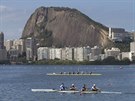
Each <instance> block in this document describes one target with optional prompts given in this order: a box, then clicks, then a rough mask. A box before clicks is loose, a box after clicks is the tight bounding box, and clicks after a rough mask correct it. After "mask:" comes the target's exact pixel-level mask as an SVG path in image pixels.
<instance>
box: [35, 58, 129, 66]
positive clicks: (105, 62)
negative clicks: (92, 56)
mask: <svg viewBox="0 0 135 101" xmlns="http://www.w3.org/2000/svg"><path fill="white" fill-rule="evenodd" d="M33 64H47V65H48V64H52V65H129V64H131V61H130V60H129V59H128V58H124V59H123V60H122V61H120V60H117V59H115V58H114V57H111V56H110V57H108V58H106V59H104V60H96V61H81V62H80V61H74V60H73V61H71V60H59V59H54V60H46V59H45V60H39V61H35V62H33Z"/></svg>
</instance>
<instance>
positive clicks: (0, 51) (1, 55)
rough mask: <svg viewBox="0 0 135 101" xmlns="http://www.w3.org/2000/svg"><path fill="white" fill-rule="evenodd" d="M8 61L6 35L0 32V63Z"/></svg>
mask: <svg viewBox="0 0 135 101" xmlns="http://www.w3.org/2000/svg"><path fill="white" fill-rule="evenodd" d="M3 60H7V51H6V49H5V48H4V33H3V32H0V61H3Z"/></svg>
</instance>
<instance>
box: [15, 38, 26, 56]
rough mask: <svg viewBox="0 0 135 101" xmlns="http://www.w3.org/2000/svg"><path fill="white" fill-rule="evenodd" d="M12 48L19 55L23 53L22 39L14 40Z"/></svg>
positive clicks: (23, 44) (23, 43)
mask: <svg viewBox="0 0 135 101" xmlns="http://www.w3.org/2000/svg"><path fill="white" fill-rule="evenodd" d="M13 48H14V49H16V50H18V52H19V54H22V53H23V52H25V42H24V40H23V39H16V40H14V41H13Z"/></svg>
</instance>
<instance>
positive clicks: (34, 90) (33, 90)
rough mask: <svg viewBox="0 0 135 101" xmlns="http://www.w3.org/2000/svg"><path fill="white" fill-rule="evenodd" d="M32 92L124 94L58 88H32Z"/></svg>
mask: <svg viewBox="0 0 135 101" xmlns="http://www.w3.org/2000/svg"><path fill="white" fill-rule="evenodd" d="M31 91H32V92H46V93H53V92H59V93H81V94H97V93H102V94H122V92H112V91H111V92H109V91H91V90H89V91H79V90H63V91H61V90H56V89H31Z"/></svg>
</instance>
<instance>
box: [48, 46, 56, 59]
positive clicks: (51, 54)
mask: <svg viewBox="0 0 135 101" xmlns="http://www.w3.org/2000/svg"><path fill="white" fill-rule="evenodd" d="M49 59H51V60H54V59H55V48H49Z"/></svg>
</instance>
